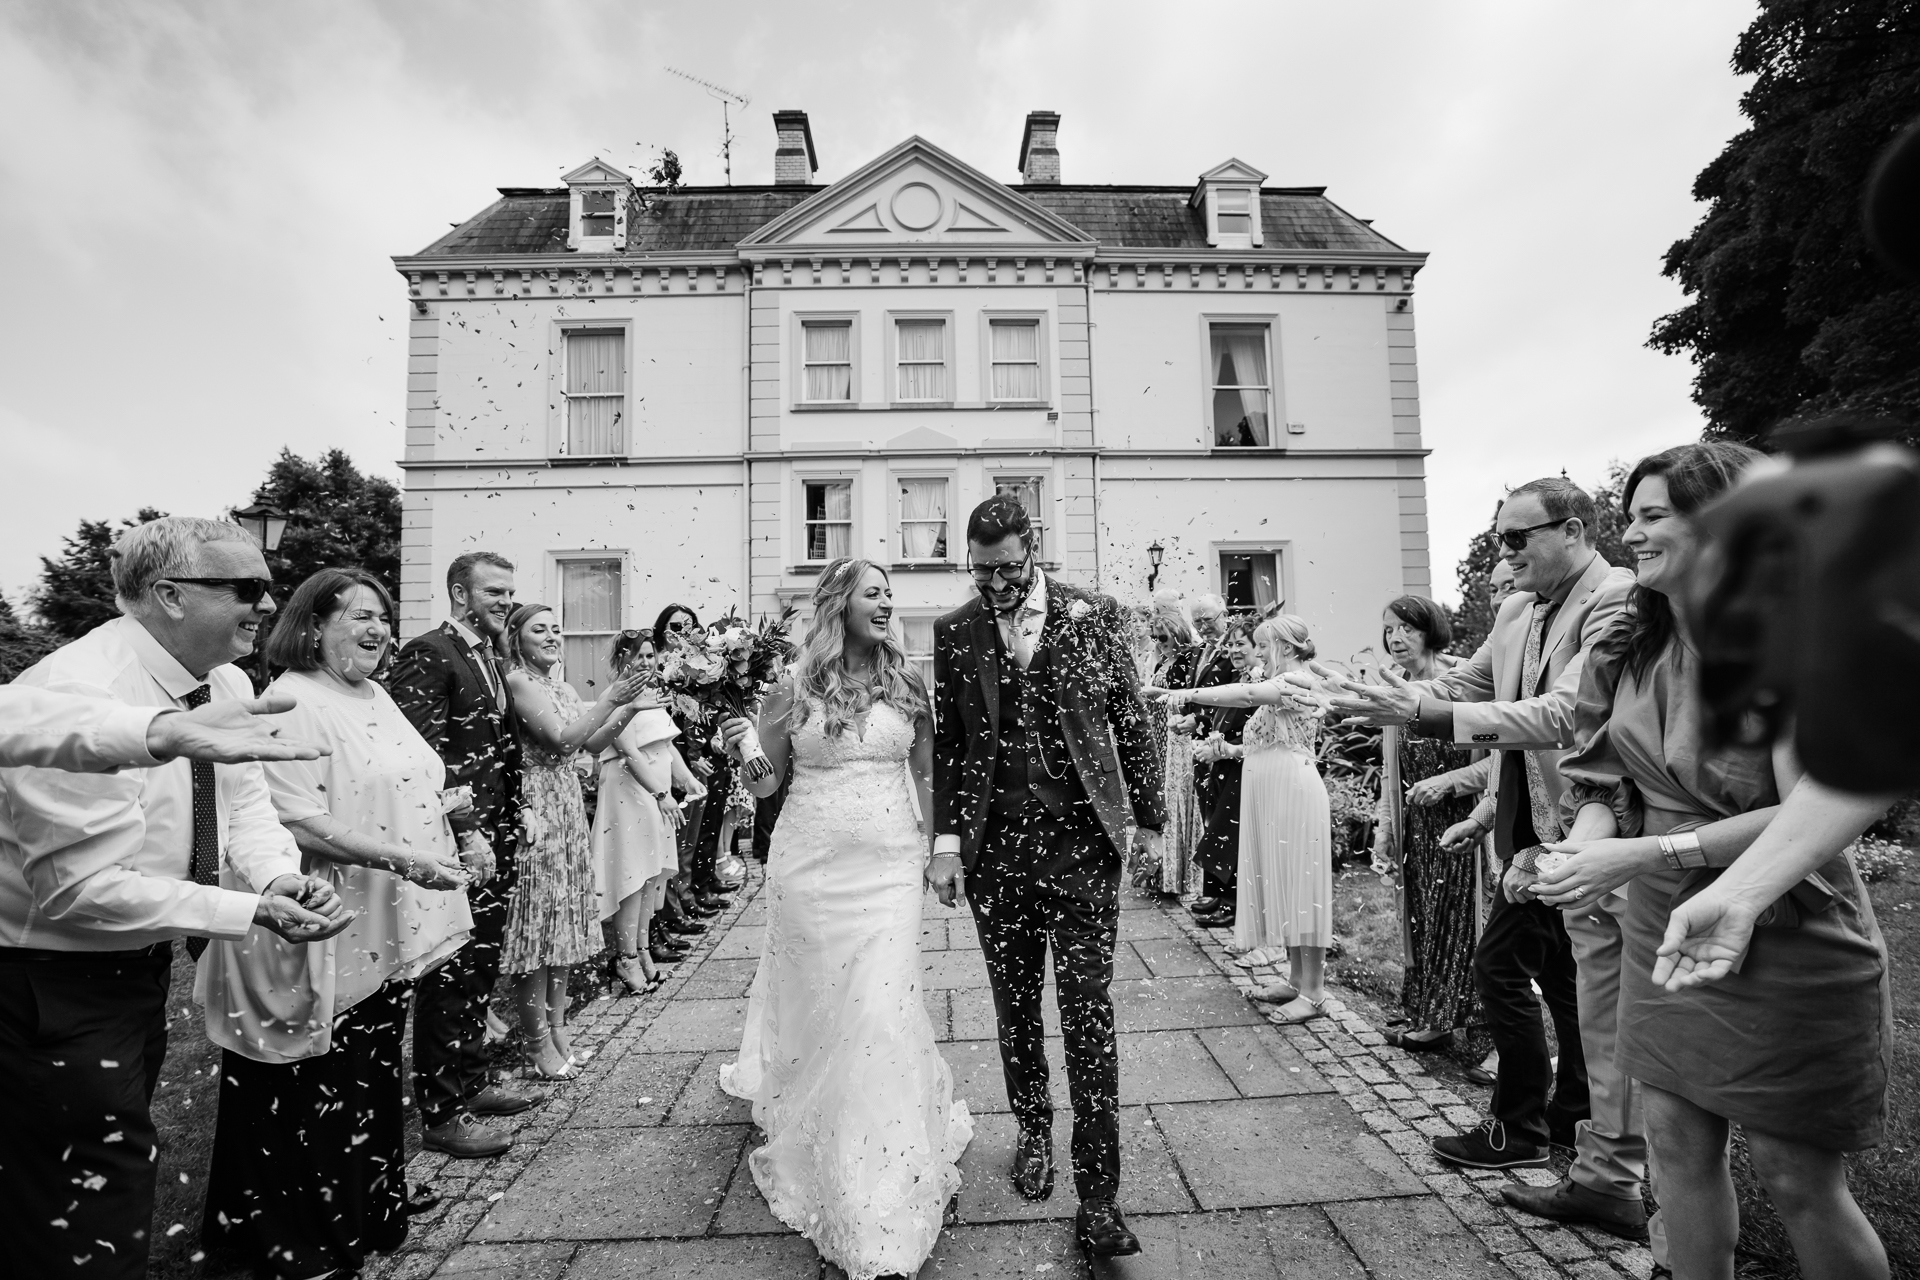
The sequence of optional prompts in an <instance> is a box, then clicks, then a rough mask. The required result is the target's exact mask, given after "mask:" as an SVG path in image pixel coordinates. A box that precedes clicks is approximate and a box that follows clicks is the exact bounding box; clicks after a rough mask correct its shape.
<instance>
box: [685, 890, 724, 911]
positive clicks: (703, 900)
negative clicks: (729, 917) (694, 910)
mask: <svg viewBox="0 0 1920 1280" xmlns="http://www.w3.org/2000/svg"><path fill="white" fill-rule="evenodd" d="M693 900H694V901H695V902H698V903H699V904H700V905H701V906H703V907H705V908H706V909H707V910H709V911H711V912H713V913H714V914H715V915H718V914H719V913H720V912H722V911H725V910H726V909H727V908H728V907H730V906H732V905H733V899H731V898H729V897H726V896H725V895H723V894H718V893H714V892H712V891H710V890H707V889H702V890H701V891H700V892H699V893H696V894H694V895H693Z"/></svg>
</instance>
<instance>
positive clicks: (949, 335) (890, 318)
mask: <svg viewBox="0 0 1920 1280" xmlns="http://www.w3.org/2000/svg"><path fill="white" fill-rule="evenodd" d="M903 320H904V321H915V320H921V321H925V320H938V321H939V322H940V325H941V329H940V333H941V344H940V345H941V358H942V361H943V367H944V368H945V369H946V371H947V385H946V392H947V394H946V395H945V396H944V397H942V398H940V399H933V400H907V399H903V398H902V397H901V395H900V322H901V321H903ZM953 355H954V343H953V312H951V311H889V312H887V403H888V404H889V405H891V406H893V407H895V408H900V409H951V408H952V407H953V406H954V404H955V403H956V393H957V392H958V390H959V388H958V387H957V386H956V385H955V379H956V377H957V375H958V373H959V369H958V368H957V367H956V365H955V363H954V358H953Z"/></svg>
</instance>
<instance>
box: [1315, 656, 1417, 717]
mask: <svg viewBox="0 0 1920 1280" xmlns="http://www.w3.org/2000/svg"><path fill="white" fill-rule="evenodd" d="M1380 678H1381V679H1382V680H1383V681H1385V683H1384V684H1361V683H1360V682H1359V681H1358V680H1355V679H1353V678H1352V677H1351V676H1336V677H1334V679H1333V680H1332V684H1333V685H1334V687H1336V688H1338V689H1342V690H1344V691H1345V692H1344V694H1343V695H1342V694H1336V695H1335V696H1333V697H1331V698H1329V699H1327V707H1328V709H1329V711H1330V712H1331V713H1332V714H1334V715H1338V716H1344V717H1346V718H1347V719H1349V720H1354V721H1358V722H1359V723H1361V724H1365V725H1371V726H1373V727H1374V728H1384V727H1386V726H1389V725H1400V724H1405V723H1406V722H1407V721H1409V720H1411V719H1413V718H1414V717H1415V716H1416V715H1418V714H1419V713H1420V695H1419V693H1418V692H1417V691H1415V689H1414V687H1413V686H1412V685H1410V684H1408V683H1407V681H1406V678H1405V677H1404V676H1402V675H1401V674H1400V673H1399V672H1397V671H1394V670H1392V669H1391V668H1387V667H1382V668H1381V669H1380Z"/></svg>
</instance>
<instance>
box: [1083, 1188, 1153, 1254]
mask: <svg viewBox="0 0 1920 1280" xmlns="http://www.w3.org/2000/svg"><path fill="white" fill-rule="evenodd" d="M1073 1234H1074V1237H1075V1238H1076V1239H1078V1240H1079V1241H1080V1247H1081V1248H1082V1249H1084V1250H1086V1252H1087V1256H1088V1257H1090V1258H1124V1257H1127V1256H1129V1255H1130V1254H1135V1253H1138V1252H1140V1241H1139V1240H1138V1239H1136V1238H1135V1237H1134V1234H1133V1232H1131V1231H1129V1230H1127V1221H1126V1219H1125V1218H1122V1217H1121V1216H1120V1211H1119V1210H1118V1209H1116V1208H1114V1207H1113V1201H1111V1200H1082V1201H1081V1202H1080V1212H1079V1213H1078V1214H1076V1215H1075V1216H1074V1220H1073Z"/></svg>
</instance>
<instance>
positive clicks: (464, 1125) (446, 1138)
mask: <svg viewBox="0 0 1920 1280" xmlns="http://www.w3.org/2000/svg"><path fill="white" fill-rule="evenodd" d="M420 1142H421V1145H422V1146H424V1147H426V1148H427V1149H428V1150H429V1151H444V1152H446V1153H447V1154H448V1155H450V1156H457V1157H459V1158H460V1159H462V1160H484V1159H486V1158H487V1157H488V1156H497V1155H499V1154H500V1153H501V1152H503V1151H505V1150H506V1149H507V1148H508V1147H511V1146H512V1145H513V1139H512V1138H511V1137H509V1136H508V1135H507V1133H506V1132H505V1131H504V1130H502V1129H496V1128H494V1127H493V1126H492V1125H485V1124H481V1123H480V1121H479V1120H478V1119H477V1118H475V1116H474V1114H473V1113H472V1112H471V1111H462V1112H461V1113H460V1114H459V1115H457V1116H455V1117H454V1118H453V1119H451V1120H449V1121H447V1122H446V1123H445V1124H440V1125H435V1126H434V1127H433V1128H431V1129H422V1130H421V1131H420Z"/></svg>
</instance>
